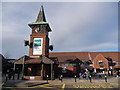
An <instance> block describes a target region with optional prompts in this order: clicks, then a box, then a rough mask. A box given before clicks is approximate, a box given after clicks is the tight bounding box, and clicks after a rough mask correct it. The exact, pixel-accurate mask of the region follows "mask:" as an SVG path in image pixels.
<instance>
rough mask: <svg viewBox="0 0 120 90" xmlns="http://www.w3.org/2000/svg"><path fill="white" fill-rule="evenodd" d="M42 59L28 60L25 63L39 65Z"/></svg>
mask: <svg viewBox="0 0 120 90" xmlns="http://www.w3.org/2000/svg"><path fill="white" fill-rule="evenodd" d="M41 61H42V59H39V58H36V59H29V60H26V61H25V63H41Z"/></svg>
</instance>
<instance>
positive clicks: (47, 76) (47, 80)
mask: <svg viewBox="0 0 120 90" xmlns="http://www.w3.org/2000/svg"><path fill="white" fill-rule="evenodd" d="M47 83H48V75H47Z"/></svg>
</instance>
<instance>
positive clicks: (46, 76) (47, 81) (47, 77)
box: [46, 75, 48, 83]
mask: <svg viewBox="0 0 120 90" xmlns="http://www.w3.org/2000/svg"><path fill="white" fill-rule="evenodd" d="M46 77H47V83H48V75H47V76H46Z"/></svg>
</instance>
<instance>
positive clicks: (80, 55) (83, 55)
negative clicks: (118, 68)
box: [49, 52, 120, 61]
mask: <svg viewBox="0 0 120 90" xmlns="http://www.w3.org/2000/svg"><path fill="white" fill-rule="evenodd" d="M118 53H119V54H120V52H50V54H49V56H50V57H58V58H59V57H61V56H75V57H76V58H78V59H80V60H90V59H92V60H94V58H95V57H96V56H97V55H98V54H102V55H103V56H104V57H111V58H112V60H113V61H118ZM90 57H91V58H90Z"/></svg>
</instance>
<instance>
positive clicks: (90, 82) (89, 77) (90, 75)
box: [89, 75, 92, 83]
mask: <svg viewBox="0 0 120 90" xmlns="http://www.w3.org/2000/svg"><path fill="white" fill-rule="evenodd" d="M89 79H90V83H92V78H91V75H90V76H89Z"/></svg>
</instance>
